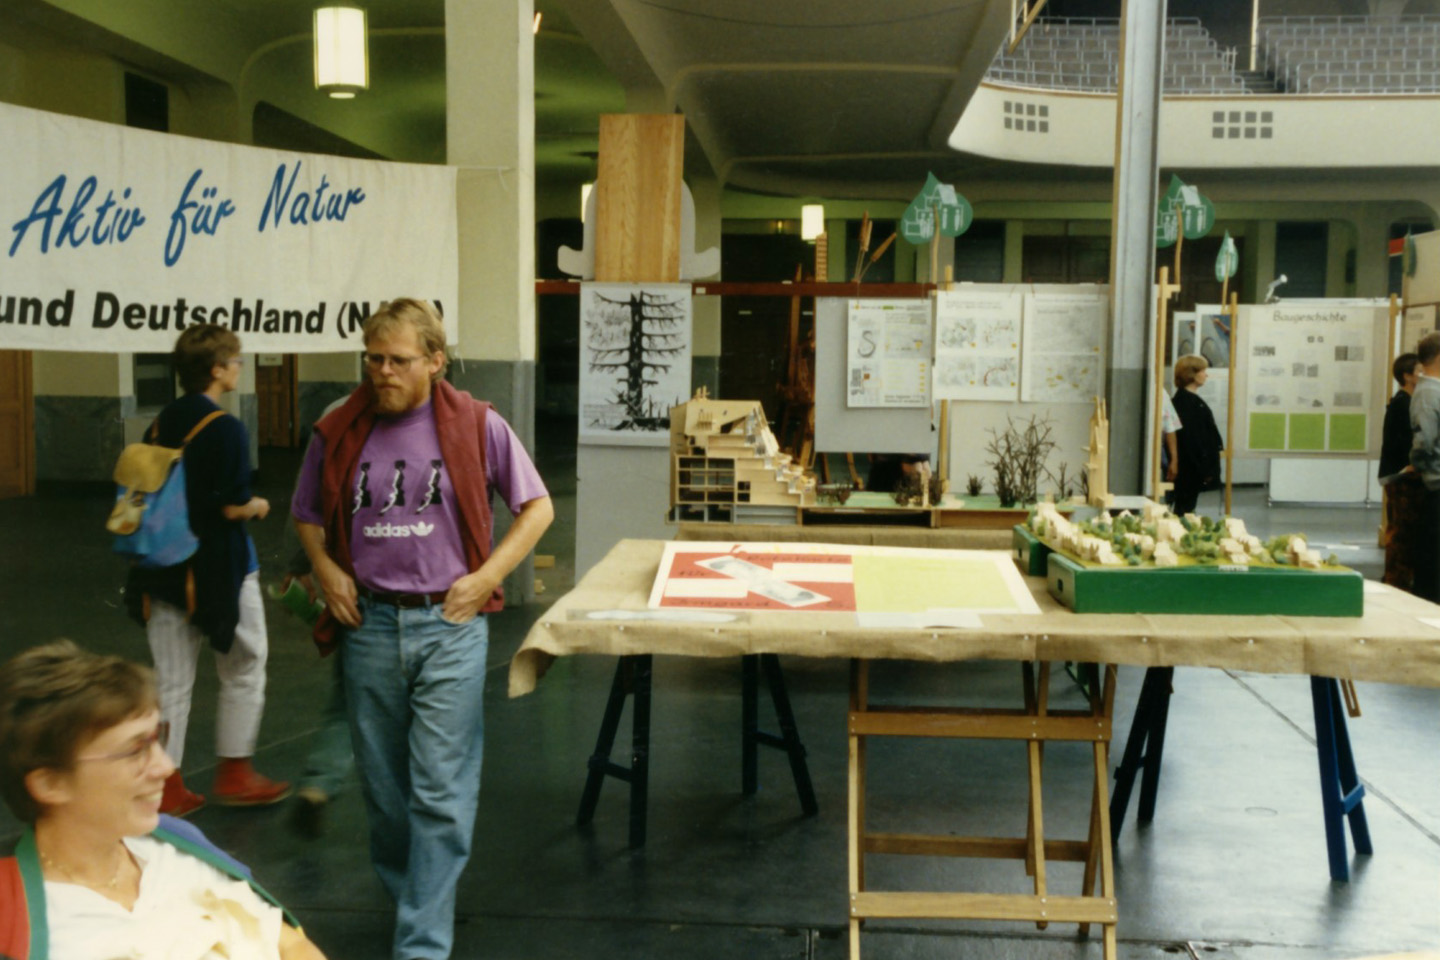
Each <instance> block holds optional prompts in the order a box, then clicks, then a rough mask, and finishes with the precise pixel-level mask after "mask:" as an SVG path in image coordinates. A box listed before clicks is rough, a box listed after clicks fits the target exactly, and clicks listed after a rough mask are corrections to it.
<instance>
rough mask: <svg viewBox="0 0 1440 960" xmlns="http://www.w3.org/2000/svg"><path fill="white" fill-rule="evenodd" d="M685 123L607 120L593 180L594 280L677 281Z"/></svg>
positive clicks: (637, 117) (641, 117)
mask: <svg viewBox="0 0 1440 960" xmlns="http://www.w3.org/2000/svg"><path fill="white" fill-rule="evenodd" d="M684 159H685V119H684V117H682V116H680V115H679V114H672V113H666V114H636V113H625V114H605V115H603V116H601V117H600V161H599V169H598V172H597V175H596V177H595V221H596V222H595V279H596V280H597V281H599V282H602V283H604V282H609V283H675V282H677V281H678V280H679V279H680V196H681V185H680V173H681V169H682V167H683V163H684Z"/></svg>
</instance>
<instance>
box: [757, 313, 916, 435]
mask: <svg viewBox="0 0 1440 960" xmlns="http://www.w3.org/2000/svg"><path fill="white" fill-rule="evenodd" d="M849 302H850V301H849V300H846V299H843V298H840V297H818V298H816V300H815V449H816V450H828V451H833V452H842V451H852V452H856V453H859V452H866V453H933V452H934V450H935V434H934V431H932V430H931V427H930V423H931V412H930V408H929V407H920V408H916V407H851V406H850V405H849V404H848V403H847V398H846V392H847V390H846V385H847V384H848V383H849V380H848V379H847V353H846V350H847V345H846V340H847V334H848V311H847V306H848V304H849ZM927 303H928V302H927ZM766 413H767V414H770V415H772V416H773V415H774V412H773V411H769V410H767V411H766Z"/></svg>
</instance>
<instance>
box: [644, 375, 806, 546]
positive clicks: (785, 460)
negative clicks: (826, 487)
mask: <svg viewBox="0 0 1440 960" xmlns="http://www.w3.org/2000/svg"><path fill="white" fill-rule="evenodd" d="M814 503H815V477H814V476H813V475H812V474H810V473H808V472H806V471H805V469H804V468H803V467H801V466H800V465H799V464H798V463H795V462H794V460H793V459H792V458H791V457H790V455H789V454H787V453H781V452H780V445H779V444H778V443H777V442H776V440H775V435H774V434H773V433H771V432H770V426H769V423H768V422H767V421H766V419H765V411H764V410H763V409H761V407H760V402H759V401H758V400H711V399H710V398H709V397H708V396H707V395H706V392H705V388H704V387H701V388H700V390H698V391H697V392H696V394H695V397H694V399H692V400H690V401H688V402H687V403H682V404H680V405H679V406H676V407H672V408H671V409H670V519H671V520H690V521H701V522H717V521H719V522H736V521H739V520H742V519H761V518H765V519H772V520H775V519H780V520H784V519H788V521H789V522H791V523H794V522H797V520H798V509H799V508H800V507H806V506H812V505H813V504H814Z"/></svg>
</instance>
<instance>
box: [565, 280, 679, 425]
mask: <svg viewBox="0 0 1440 960" xmlns="http://www.w3.org/2000/svg"><path fill="white" fill-rule="evenodd" d="M596 299H597V300H598V301H599V302H601V303H604V304H607V305H608V306H607V308H606V310H605V311H604V315H603V316H601V317H599V318H597V319H594V320H589V321H587V322H586V325H587V327H588V328H589V329H588V330H587V333H588V335H589V339H590V347H591V350H592V351H593V356H592V357H591V360H590V369H591V370H594V371H597V372H598V371H615V372H616V373H617V376H616V378H615V380H616V383H617V384H618V387H617V389H616V391H615V402H616V403H618V404H621V405H623V406H624V407H625V419H624V421H622V422H621V423H620V424H619V425H617V426H616V427H615V429H616V430H641V429H645V430H653V429H655V428H656V427H657V426H664V425H665V424H666V423H667V422H668V420H669V413H670V404H671V402H672V400H673V398H654V397H647V396H646V387H655V386H658V385H659V384H658V381H656V380H654V379H651V378H652V377H653V376H654V373H655V372H660V373H663V372H666V371H668V370H669V369H670V364H669V363H667V362H665V361H666V360H668V359H669V358H670V357H674V356H676V355H678V354H681V353H683V352H684V349H685V347H684V336H683V333H682V332H680V331H679V330H678V327H679V325H680V323H681V321H682V320H683V319H684V314H683V312H682V310H681V307H680V305H679V304H678V303H677V302H676V301H674V300H667V299H665V298H664V297H662V296H660V295H658V294H653V293H648V292H644V291H642V292H640V293H639V294H638V295H634V294H632V295H631V296H629V297H627V298H626V299H624V300H615V299H611V298H608V297H605V296H602V295H597V296H596Z"/></svg>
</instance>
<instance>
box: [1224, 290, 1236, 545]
mask: <svg viewBox="0 0 1440 960" xmlns="http://www.w3.org/2000/svg"><path fill="white" fill-rule="evenodd" d="M1224 312H1225V314H1226V315H1228V316H1229V317H1230V378H1229V379H1230V383H1229V387H1230V391H1229V396H1228V398H1227V400H1226V403H1225V515H1226V516H1227V517H1228V516H1229V515H1230V494H1231V489H1232V488H1233V487H1234V484H1235V478H1234V472H1235V470H1234V467H1235V353H1236V351H1235V347H1236V343H1235V331H1236V330H1237V329H1238V325H1239V322H1240V294H1238V293H1232V294H1230V302H1229V303H1228V304H1226V305H1225V310H1224Z"/></svg>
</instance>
